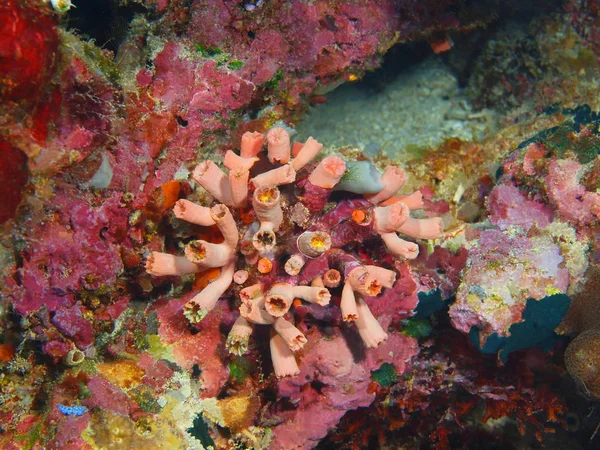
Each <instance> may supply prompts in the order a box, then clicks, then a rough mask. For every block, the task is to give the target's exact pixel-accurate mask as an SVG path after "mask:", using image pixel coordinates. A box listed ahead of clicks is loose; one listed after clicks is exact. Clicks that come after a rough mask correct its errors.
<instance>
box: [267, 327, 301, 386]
mask: <svg viewBox="0 0 600 450" xmlns="http://www.w3.org/2000/svg"><path fill="white" fill-rule="evenodd" d="M269 344H270V347H271V360H272V361H273V370H274V371H275V376H276V377H277V378H282V377H293V376H295V375H298V374H299V373H300V369H299V368H298V364H297V363H296V358H295V357H294V353H293V352H292V351H291V350H290V348H289V347H288V346H287V345H286V343H285V341H284V340H283V338H282V337H281V336H279V334H277V333H275V332H273V334H272V335H271V341H270V343H269Z"/></svg>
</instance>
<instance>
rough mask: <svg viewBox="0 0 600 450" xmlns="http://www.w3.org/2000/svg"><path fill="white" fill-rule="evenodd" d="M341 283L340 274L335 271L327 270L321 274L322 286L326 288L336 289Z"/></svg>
mask: <svg viewBox="0 0 600 450" xmlns="http://www.w3.org/2000/svg"><path fill="white" fill-rule="evenodd" d="M341 282H342V274H341V273H340V272H339V270H337V269H329V270H328V271H327V272H325V273H324V274H323V285H324V286H325V287H328V288H336V287H338V286H339V285H340V283H341Z"/></svg>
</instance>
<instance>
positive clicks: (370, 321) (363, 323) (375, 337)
mask: <svg viewBox="0 0 600 450" xmlns="http://www.w3.org/2000/svg"><path fill="white" fill-rule="evenodd" d="M356 307H357V309H358V318H357V319H356V327H357V328H358V333H359V334H360V337H361V338H362V340H363V342H364V343H365V346H366V347H367V348H375V347H377V346H378V345H379V344H381V343H382V342H383V341H385V340H386V339H387V338H388V335H387V333H386V332H385V331H384V330H383V328H382V327H381V325H380V323H379V322H378V321H377V319H376V318H375V317H374V316H373V314H372V313H371V310H370V309H369V307H368V306H367V304H366V303H365V301H364V300H363V299H362V298H361V297H360V296H359V297H358V298H357V299H356Z"/></svg>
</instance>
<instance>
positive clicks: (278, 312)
mask: <svg viewBox="0 0 600 450" xmlns="http://www.w3.org/2000/svg"><path fill="white" fill-rule="evenodd" d="M265 309H266V310H267V312H268V313H269V314H271V315H272V316H274V317H281V316H283V315H284V314H285V313H286V312H287V310H288V303H287V302H286V301H285V299H284V298H283V297H280V296H276V295H273V296H271V297H269V298H268V299H267V301H266V302H265Z"/></svg>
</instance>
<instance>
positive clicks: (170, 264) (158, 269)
mask: <svg viewBox="0 0 600 450" xmlns="http://www.w3.org/2000/svg"><path fill="white" fill-rule="evenodd" d="M203 270H204V269H203V268H202V267H199V266H198V265H196V264H194V263H193V262H191V261H189V260H188V259H187V258H186V257H185V256H175V255H171V254H169V253H163V252H152V253H150V256H148V259H146V271H147V272H148V273H149V274H150V275H154V276H157V277H160V276H165V275H178V276H181V275H185V274H188V273H198V272H202V271H203Z"/></svg>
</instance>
